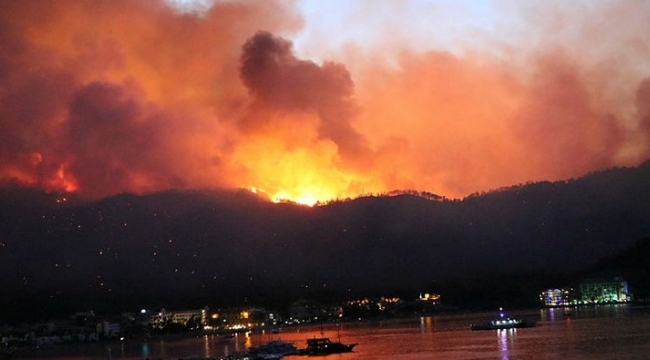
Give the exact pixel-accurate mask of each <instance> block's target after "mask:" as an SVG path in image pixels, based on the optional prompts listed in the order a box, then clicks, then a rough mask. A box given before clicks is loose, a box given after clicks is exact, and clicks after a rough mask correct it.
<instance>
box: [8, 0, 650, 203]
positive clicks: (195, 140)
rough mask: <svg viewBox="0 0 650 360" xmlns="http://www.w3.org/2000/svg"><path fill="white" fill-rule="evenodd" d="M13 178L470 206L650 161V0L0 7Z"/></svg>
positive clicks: (140, 0) (107, 191)
mask: <svg viewBox="0 0 650 360" xmlns="http://www.w3.org/2000/svg"><path fill="white" fill-rule="evenodd" d="M0 127H1V128H0V137H1V141H0V182H2V183H7V184H8V183H20V184H25V185H29V186H35V187H41V188H43V189H46V190H48V191H74V192H77V193H79V194H80V195H82V196H84V197H86V198H89V199H93V198H99V197H103V196H107V195H112V194H117V193H122V192H136V193H143V192H151V191H158V190H164V189H192V188H211V187H228V188H249V189H253V190H255V191H257V192H259V193H262V194H265V195H268V196H269V197H270V198H271V199H274V200H280V199H288V200H293V201H298V202H302V203H313V202H315V201H326V200H330V199H334V198H345V197H354V196H357V195H360V194H367V193H377V192H386V191H390V190H396V189H400V190H407V189H409V190H419V191H428V192H433V193H436V194H439V195H443V196H447V197H463V196H466V195H468V194H470V193H473V192H480V191H486V190H490V189H494V188H499V187H502V186H509V185H514V184H518V183H523V182H528V181H539V180H559V179H568V178H572V177H576V176H580V175H583V174H585V173H587V172H590V171H594V170H599V169H604V168H608V167H612V166H630V165H636V164H638V163H640V162H641V161H643V160H645V159H647V158H648V157H649V156H650V2H647V1H645V0H639V1H634V0H626V1H606V0H586V1H570V2H567V1H548V0H546V1H532V0H531V1H518V0H502V1H500V0H494V1H488V0H484V1H478V0H476V1H475V0H468V1H441V0H430V1H425V0H419V1H415V0H413V1H398V0H372V1H371V0H354V1H347V0H341V1H318V0H304V1H301V0H296V1H290V0H277V1H272V0H264V1H234V0H230V1H227V0H223V1H221V0H214V1H210V0H204V1H199V0H197V1H194V2H192V1H189V0H185V1H182V0H175V1H172V0H160V1H153V0H110V1H109V0H92V1H90V0H88V1H86V0H61V1H49V0H25V1H10V0H6V1H5V0H0Z"/></svg>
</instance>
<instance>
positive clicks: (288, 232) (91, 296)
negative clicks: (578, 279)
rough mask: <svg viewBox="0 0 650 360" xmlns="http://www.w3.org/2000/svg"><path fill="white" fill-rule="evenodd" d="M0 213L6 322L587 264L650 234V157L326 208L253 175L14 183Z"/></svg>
mask: <svg viewBox="0 0 650 360" xmlns="http://www.w3.org/2000/svg"><path fill="white" fill-rule="evenodd" d="M0 214H2V215H1V216H0V234H2V235H1V239H0V288H2V289H10V290H8V291H6V292H5V291H3V297H2V299H0V309H1V310H0V322H2V318H15V317H24V316H51V314H53V313H57V312H62V313H65V312H67V311H74V310H78V309H87V308H92V309H94V310H96V311H112V310H123V309H133V308H141V307H154V308H155V307H162V306H164V307H167V308H174V307H196V306H205V305H212V306H216V305H219V306H227V305H231V304H241V303H244V302H248V303H264V304H271V305H280V304H285V303H287V302H288V301H291V300H292V299H295V298H297V297H300V296H305V297H317V298H321V299H327V298H331V297H337V296H352V295H355V294H366V293H389V292H392V293H398V292H400V293H417V292H418V291H422V290H426V289H429V288H431V287H435V286H438V285H437V284H459V285H458V286H461V285H462V284H463V281H464V279H477V278H483V277H486V276H487V277H489V276H491V275H499V276H502V277H508V276H513V278H514V276H515V275H526V276H532V275H531V274H538V275H539V276H549V277H553V276H556V275H557V274H566V273H574V272H578V271H582V270H584V269H587V268H589V267H590V266H593V265H594V264H595V263H596V262H597V261H598V260H600V259H603V258H606V257H611V256H613V255H616V254H618V253H619V252H621V251H624V250H626V249H628V248H629V247H630V246H632V245H633V244H635V242H636V241H637V240H638V239H641V238H644V237H647V236H648V235H649V234H650V221H648V219H650V162H646V163H644V164H642V165H641V166H639V167H637V168H620V169H612V170H608V171H603V172H598V173H593V174H590V175H587V176H585V177H583V178H580V179H574V180H570V181H563V182H554V183H550V182H543V183H534V184H528V185H522V186H515V187H511V188H506V189H501V190H499V191H495V192H490V193H486V194H482V195H476V196H471V197H468V198H466V199H464V200H462V201H442V200H430V199H424V198H421V197H417V196H412V195H400V196H393V197H365V198H359V199H356V200H353V201H349V202H335V203H332V204H329V205H325V206H320V207H314V208H308V207H303V206H297V205H292V204H273V203H269V202H266V201H263V200H261V199H259V198H257V197H256V196H254V195H252V194H250V193H248V192H245V191H220V190H205V191H187V192H176V191H168V192H163V193H155V194H148V195H141V196H136V195H130V194H124V195H119V196H115V197H110V198H106V199H102V200H100V201H96V202H92V203H83V202H80V201H78V200H75V199H74V198H70V199H67V201H61V198H60V197H59V198H58V201H57V197H56V196H47V195H44V194H41V193H38V192H36V191H33V190H26V189H18V188H5V189H3V190H1V191H0ZM544 274H546V275H544ZM468 284H470V285H468V286H469V287H471V282H469V283H468ZM531 284H532V283H531ZM508 286H510V287H512V286H513V285H512V284H508ZM457 290H458V289H457ZM442 291H444V289H442ZM463 291H465V292H463ZM463 291H457V292H456V293H457V294H460V293H467V294H473V295H472V296H482V295H481V294H480V293H476V291H472V289H465V290H463ZM507 293H508V292H507V291H505V292H504V294H507ZM5 295H6V296H5ZM503 297H506V295H503ZM496 300H500V298H499V299H495V301H496Z"/></svg>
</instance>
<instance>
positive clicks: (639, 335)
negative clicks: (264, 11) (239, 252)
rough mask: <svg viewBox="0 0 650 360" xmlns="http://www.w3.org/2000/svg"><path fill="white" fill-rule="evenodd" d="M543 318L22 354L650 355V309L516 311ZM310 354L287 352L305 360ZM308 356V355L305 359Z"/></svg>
mask: <svg viewBox="0 0 650 360" xmlns="http://www.w3.org/2000/svg"><path fill="white" fill-rule="evenodd" d="M508 315H510V316H511V317H515V318H525V319H529V320H536V321H537V325H538V326H536V327H534V328H522V329H510V330H490V331H471V330H470V325H471V324H476V323H482V322H485V321H488V320H490V319H492V318H494V317H495V316H496V313H489V312H485V313H453V314H440V315H432V316H422V317H417V316H416V317H408V318H399V319H395V318H392V319H385V320H363V319H358V320H357V321H347V322H342V323H326V324H322V325H316V324H313V325H309V326H292V327H287V328H282V329H278V331H273V332H266V331H254V332H249V333H240V334H236V336H235V337H233V338H227V337H223V336H219V335H216V334H214V335H201V336H193V337H185V338H166V339H148V340H146V341H143V340H137V339H125V340H115V341H112V342H100V343H94V344H79V345H61V346H53V347H51V348H44V349H38V350H35V351H32V352H29V353H23V354H20V356H15V357H16V358H30V359H62V360H91V359H94V360H99V359H151V360H153V359H161V360H167V359H173V360H176V359H180V358H184V357H191V356H196V357H212V358H217V359H219V358H224V357H226V356H227V355H229V354H237V353H242V352H245V351H246V349H247V348H248V347H251V346H257V345H260V344H264V343H266V342H268V341H270V340H282V341H288V342H292V343H294V344H295V345H296V346H297V347H298V348H303V347H305V345H306V340H307V339H309V338H313V337H322V336H325V337H329V338H330V339H332V340H340V341H341V342H343V343H357V345H356V347H355V348H354V351H353V352H351V353H343V354H334V355H327V356H309V357H308V358H309V360H320V359H327V360H355V359H405V360H406V359H450V360H451V359H453V360H463V359H468V360H469V359H501V360H511V359H590V360H592V359H650V307H648V306H638V305H637V306H633V305H629V304H626V305H599V306H591V307H578V308H569V309H563V308H549V309H536V310H526V311H517V312H511V313H508ZM303 358H305V357H302V356H286V357H285V359H288V360H292V359H295V360H300V359H303ZM305 359H306V358H305Z"/></svg>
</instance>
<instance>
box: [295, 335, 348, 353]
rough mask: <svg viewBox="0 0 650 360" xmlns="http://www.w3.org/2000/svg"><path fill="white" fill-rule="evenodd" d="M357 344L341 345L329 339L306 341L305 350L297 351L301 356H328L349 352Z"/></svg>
mask: <svg viewBox="0 0 650 360" xmlns="http://www.w3.org/2000/svg"><path fill="white" fill-rule="evenodd" d="M355 346H357V343H351V344H343V343H342V342H340V341H332V340H330V339H329V338H326V337H321V338H313V339H307V348H305V349H301V350H300V351H299V353H300V354H302V355H328V354H340V353H345V352H351V351H352V349H354V347H355Z"/></svg>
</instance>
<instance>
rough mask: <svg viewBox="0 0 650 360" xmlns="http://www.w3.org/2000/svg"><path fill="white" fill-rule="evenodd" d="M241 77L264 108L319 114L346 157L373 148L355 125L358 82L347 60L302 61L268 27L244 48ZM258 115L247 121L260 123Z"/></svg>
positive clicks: (323, 130)
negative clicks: (355, 88) (350, 71)
mask: <svg viewBox="0 0 650 360" xmlns="http://www.w3.org/2000/svg"><path fill="white" fill-rule="evenodd" d="M241 76H242V80H243V82H244V84H245V85H246V86H247V87H248V89H249V90H250V92H251V94H252V95H253V96H254V98H255V102H256V103H255V106H256V107H258V108H261V109H263V110H264V111H268V110H269V109H271V110H277V111H296V112H309V111H313V112H315V113H316V114H317V115H318V117H319V119H320V123H319V125H318V128H319V134H320V136H321V137H322V138H328V139H331V140H333V141H334V142H335V143H336V144H337V145H338V146H339V148H340V149H341V151H342V153H343V154H346V155H355V156H358V155H361V154H360V152H367V149H365V140H364V139H363V136H362V135H361V134H359V133H358V132H357V131H355V130H354V128H353V127H352V125H351V123H350V122H351V120H352V119H353V117H354V115H355V114H356V112H357V105H356V104H355V103H354V101H353V100H352V95H353V93H354V83H353V82H352V79H351V76H350V73H349V72H348V71H347V70H346V68H345V66H343V65H342V64H337V63H333V62H325V63H324V64H323V65H322V66H319V65H317V64H315V63H314V62H311V61H307V60H300V59H298V58H296V56H295V55H294V54H293V52H292V44H291V42H289V41H287V40H285V39H282V38H280V37H277V36H274V35H273V34H271V33H269V32H266V31H262V32H258V33H257V34H255V36H253V37H252V38H251V39H249V40H248V41H247V42H246V43H245V44H244V47H243V53H242V57H241ZM255 121H265V119H264V118H263V116H254V117H251V118H249V119H248V122H247V123H244V126H245V127H249V128H250V127H254V126H255V125H256V124H254V123H251V122H255Z"/></svg>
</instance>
